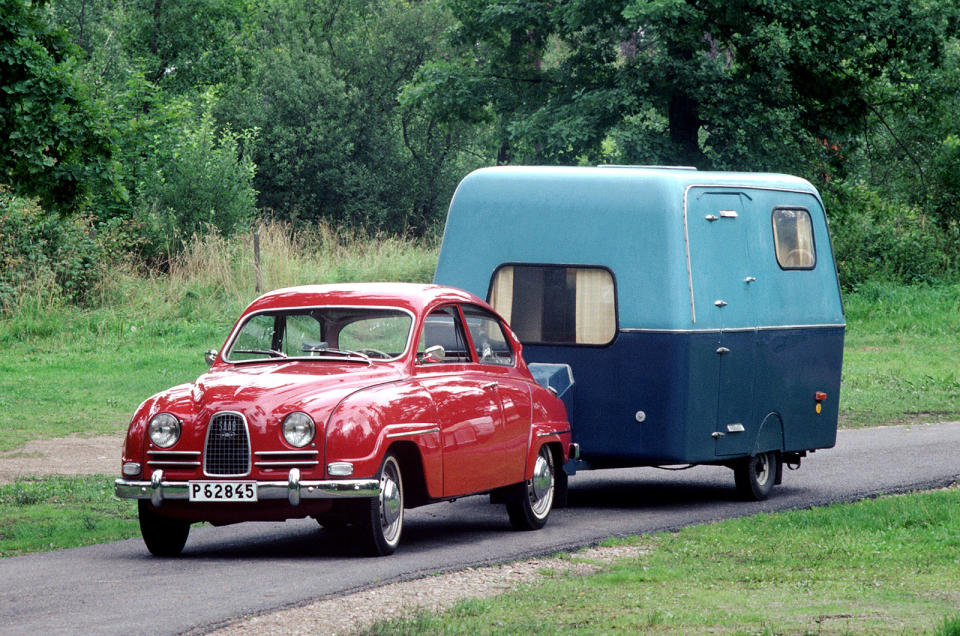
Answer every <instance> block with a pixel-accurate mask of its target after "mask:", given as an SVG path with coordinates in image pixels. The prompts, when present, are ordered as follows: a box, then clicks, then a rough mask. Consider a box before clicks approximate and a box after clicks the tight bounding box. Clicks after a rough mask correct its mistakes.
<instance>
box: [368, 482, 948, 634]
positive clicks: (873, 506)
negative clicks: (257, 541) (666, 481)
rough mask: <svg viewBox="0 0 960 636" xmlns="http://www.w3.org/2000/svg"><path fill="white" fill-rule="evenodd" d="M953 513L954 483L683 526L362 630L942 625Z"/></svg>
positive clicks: (912, 629) (915, 628) (908, 629)
mask: <svg viewBox="0 0 960 636" xmlns="http://www.w3.org/2000/svg"><path fill="white" fill-rule="evenodd" d="M958 527H960V489H957V488H953V489H950V490H944V491H937V492H931V493H922V494H911V495H899V496H890V497H882V498H879V499H875V500H866V501H861V502H857V503H852V504H838V505H832V506H826V507H820V508H814V509H812V510H804V511H794V512H784V513H777V514H768V515H757V516H753V517H746V518H743V519H735V520H730V521H724V522H721V523H716V524H711V525H706V526H694V527H690V528H686V529H684V530H681V531H679V532H676V533H663V534H658V535H654V536H653V537H652V538H651V537H645V538H644V539H643V542H644V544H645V545H650V546H651V547H652V550H651V551H650V552H649V553H647V554H645V555H643V556H641V557H638V558H636V559H624V560H620V561H617V562H616V563H614V564H613V565H612V566H608V567H606V568H605V569H604V571H602V572H600V573H598V574H594V575H588V576H578V575H576V574H570V573H562V574H556V575H555V576H554V577H552V578H551V579H548V580H547V582H546V583H543V584H540V585H537V586H528V587H524V588H521V589H517V590H514V591H512V592H509V593H507V594H504V595H502V596H500V597H496V598H492V599H486V600H468V601H464V602H461V603H459V604H458V605H456V606H455V607H454V608H453V609H452V610H450V611H448V612H445V613H442V614H439V615H434V614H429V613H420V614H417V615H416V616H414V617H412V618H409V619H405V620H400V621H383V622H380V623H377V624H375V625H374V626H373V627H372V628H370V629H369V630H368V633H370V634H386V633H390V634H419V633H444V634H473V633H490V632H495V633H538V634H539V633H569V632H572V631H576V632H577V633H614V632H623V633H631V632H633V633H640V632H642V633H657V634H661V633H662V634H687V633H717V632H719V633H739V634H781V633H789V634H823V633H828V634H832V633H897V634H901V633H921V632H932V631H935V630H939V631H940V632H941V633H948V634H955V633H957V627H958V626H960V613H958V610H957V608H958V607H960V572H958V570H957V566H956V564H957V563H958V561H960V534H958V533H957V531H956V529H957V528H958ZM630 541H636V539H632V540H630ZM572 558H576V555H573V556H572Z"/></svg>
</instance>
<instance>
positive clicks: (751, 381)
mask: <svg viewBox="0 0 960 636" xmlns="http://www.w3.org/2000/svg"><path fill="white" fill-rule="evenodd" d="M751 201H752V199H751V197H750V195H749V194H748V193H746V192H744V191H742V190H737V189H731V188H692V189H691V190H690V192H689V193H688V197H687V210H686V216H687V224H688V232H689V237H690V239H689V240H690V267H691V278H692V283H693V290H694V294H693V296H694V311H695V319H696V323H695V328H697V329H698V330H699V329H700V328H701V327H702V328H704V329H707V330H710V331H713V330H715V331H716V338H717V347H716V352H715V355H716V368H717V371H716V384H715V385H713V386H712V387H704V390H705V391H709V390H716V392H717V414H716V421H715V423H714V432H713V437H714V439H715V440H716V445H715V452H716V454H717V455H718V456H723V455H745V454H749V453H750V452H751V450H752V448H751V447H750V446H751V444H752V442H753V441H754V440H755V439H756V436H757V432H758V431H757V427H758V426H759V423H758V422H757V421H756V415H755V384H756V355H757V350H756V346H757V330H756V317H755V316H756V311H755V298H754V293H755V292H754V290H755V288H756V270H755V268H754V267H752V261H751V254H750V234H751V230H752V229H753V228H752V224H754V223H755V222H756V219H754V218H752V217H753V210H752V209H751V205H750V204H751ZM708 364H709V363H708Z"/></svg>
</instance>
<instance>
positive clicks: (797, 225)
mask: <svg viewBox="0 0 960 636" xmlns="http://www.w3.org/2000/svg"><path fill="white" fill-rule="evenodd" d="M773 243H774V246H775V247H776V252H777V263H779V264H780V267H782V268H783V269H813V268H814V267H816V265H817V251H816V249H815V247H814V244H813V221H811V219H810V212H808V211H807V210H806V209H804V208H775V209H774V210H773Z"/></svg>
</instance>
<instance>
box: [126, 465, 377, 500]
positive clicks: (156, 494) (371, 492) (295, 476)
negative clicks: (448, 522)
mask: <svg viewBox="0 0 960 636" xmlns="http://www.w3.org/2000/svg"><path fill="white" fill-rule="evenodd" d="M207 481H209V480H207ZM237 481H244V480H237ZM189 484H190V482H187V481H164V480H163V470H161V469H157V470H155V471H153V475H152V476H151V478H150V481H136V480H132V479H118V480H116V481H115V482H114V492H116V495H117V497H120V498H121V499H149V500H150V501H151V502H152V503H153V505H154V506H159V505H160V504H161V503H162V502H163V501H165V500H167V499H170V500H183V501H186V500H188V499H189V494H188V492H187V489H188V487H189ZM379 494H380V482H379V480H377V479H328V480H324V481H300V469H298V468H292V469H290V472H289V473H288V474H287V479H286V480H284V481H257V501H261V500H264V499H286V500H287V501H288V502H290V505H291V506H297V505H299V504H300V500H301V499H358V498H363V497H376V496H378V495H379Z"/></svg>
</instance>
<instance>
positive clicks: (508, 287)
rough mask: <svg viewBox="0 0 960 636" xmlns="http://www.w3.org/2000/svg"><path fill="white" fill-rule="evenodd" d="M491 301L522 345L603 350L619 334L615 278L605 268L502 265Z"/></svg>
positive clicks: (492, 282) (494, 282)
mask: <svg viewBox="0 0 960 636" xmlns="http://www.w3.org/2000/svg"><path fill="white" fill-rule="evenodd" d="M489 302H490V305H491V306H493V308H494V309H496V310H497V312H498V313H499V314H500V315H501V316H503V317H504V319H505V320H506V321H507V322H508V323H509V324H510V327H511V328H512V329H513V330H514V331H515V332H516V333H517V336H518V337H519V338H520V340H521V341H522V342H524V343H530V344H537V343H551V344H581V345H605V344H609V343H610V342H611V341H612V340H613V339H614V337H615V336H616V333H617V303H616V291H615V285H614V282H613V274H611V273H610V270H607V269H604V268H602V267H564V266H562V265H507V266H503V267H500V268H499V269H497V271H496V272H495V273H494V275H493V280H492V281H491V284H490V294H489Z"/></svg>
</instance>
